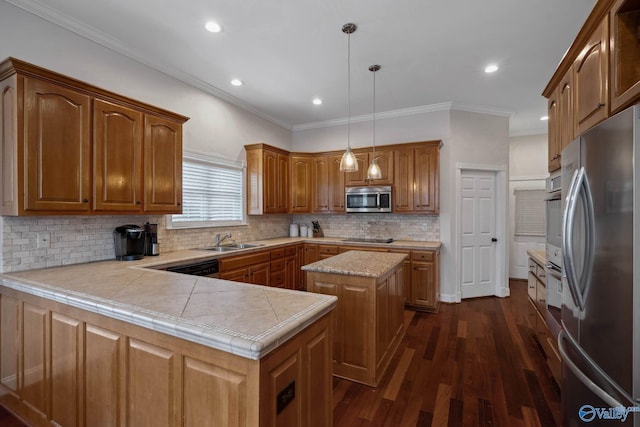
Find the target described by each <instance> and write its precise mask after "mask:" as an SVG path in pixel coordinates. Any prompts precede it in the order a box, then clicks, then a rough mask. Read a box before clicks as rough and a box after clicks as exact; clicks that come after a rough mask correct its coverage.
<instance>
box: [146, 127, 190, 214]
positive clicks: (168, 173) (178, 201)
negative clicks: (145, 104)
mask: <svg viewBox="0 0 640 427" xmlns="http://www.w3.org/2000/svg"><path fill="white" fill-rule="evenodd" d="M144 127H145V134H144V180H145V197H144V210H145V211H146V212H154V213H181V212H182V125H181V124H180V123H177V122H174V121H171V120H168V119H164V118H161V117H156V116H150V115H147V116H146V117H145V126H144Z"/></svg>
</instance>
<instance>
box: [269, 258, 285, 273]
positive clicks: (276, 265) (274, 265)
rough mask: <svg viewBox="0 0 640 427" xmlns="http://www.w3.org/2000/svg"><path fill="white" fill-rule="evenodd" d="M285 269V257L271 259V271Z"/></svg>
mask: <svg viewBox="0 0 640 427" xmlns="http://www.w3.org/2000/svg"><path fill="white" fill-rule="evenodd" d="M280 270H284V258H280V259H277V260H275V261H271V271H280Z"/></svg>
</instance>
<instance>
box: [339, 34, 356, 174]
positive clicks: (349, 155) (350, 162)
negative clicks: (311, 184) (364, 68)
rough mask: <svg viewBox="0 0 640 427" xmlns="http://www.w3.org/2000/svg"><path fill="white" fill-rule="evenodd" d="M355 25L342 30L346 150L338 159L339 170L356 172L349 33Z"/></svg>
mask: <svg viewBox="0 0 640 427" xmlns="http://www.w3.org/2000/svg"><path fill="white" fill-rule="evenodd" d="M357 28H358V27H357V25H356V24H353V23H348V24H344V25H343V26H342V32H343V33H345V34H346V35H347V36H348V37H347V40H348V41H347V103H348V112H347V150H346V151H345V152H344V154H343V155H342V159H340V172H356V171H357V170H358V161H357V160H356V156H355V155H354V154H353V152H352V151H351V34H352V33H354V32H355V31H356V29H357Z"/></svg>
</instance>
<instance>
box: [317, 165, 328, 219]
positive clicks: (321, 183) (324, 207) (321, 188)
mask: <svg viewBox="0 0 640 427" xmlns="http://www.w3.org/2000/svg"><path fill="white" fill-rule="evenodd" d="M313 184H314V191H313V211H314V212H329V159H328V158H327V157H316V158H314V159H313Z"/></svg>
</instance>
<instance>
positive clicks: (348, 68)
mask: <svg viewBox="0 0 640 427" xmlns="http://www.w3.org/2000/svg"><path fill="white" fill-rule="evenodd" d="M347 147H348V148H351V33H349V34H348V38H347Z"/></svg>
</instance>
